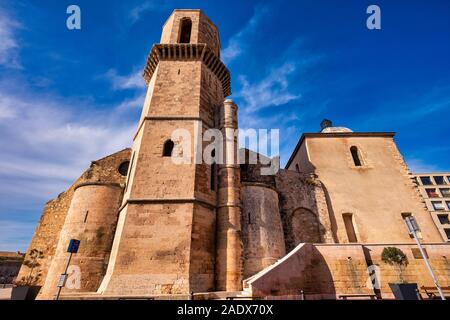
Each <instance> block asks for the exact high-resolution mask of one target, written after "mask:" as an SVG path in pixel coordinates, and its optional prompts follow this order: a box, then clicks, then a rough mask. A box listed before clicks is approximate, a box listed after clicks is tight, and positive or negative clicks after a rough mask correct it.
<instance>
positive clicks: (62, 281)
mask: <svg viewBox="0 0 450 320" xmlns="http://www.w3.org/2000/svg"><path fill="white" fill-rule="evenodd" d="M79 246H80V240H76V239H71V240H70V242H69V247H68V248H67V252H69V253H70V255H69V260H67V265H66V269H65V270H64V273H62V274H61V276H60V277H59V281H58V293H57V294H56V300H59V296H60V295H61V290H62V288H64V286H65V285H66V281H67V277H68V274H67V271H68V270H69V265H70V260H72V255H73V254H74V253H77V252H78V247H79Z"/></svg>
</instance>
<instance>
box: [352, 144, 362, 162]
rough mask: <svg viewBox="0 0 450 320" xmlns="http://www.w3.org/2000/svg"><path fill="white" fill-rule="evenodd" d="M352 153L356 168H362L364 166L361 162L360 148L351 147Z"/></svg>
mask: <svg viewBox="0 0 450 320" xmlns="http://www.w3.org/2000/svg"><path fill="white" fill-rule="evenodd" d="M350 152H351V153H352V157H353V162H354V164H355V166H356V167H361V166H362V162H361V157H360V155H359V150H358V147H355V146H353V147H351V148H350Z"/></svg>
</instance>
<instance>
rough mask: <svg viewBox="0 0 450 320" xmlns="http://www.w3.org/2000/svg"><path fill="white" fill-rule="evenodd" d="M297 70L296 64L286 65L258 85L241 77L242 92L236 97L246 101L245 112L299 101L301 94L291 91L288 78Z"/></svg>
mask: <svg viewBox="0 0 450 320" xmlns="http://www.w3.org/2000/svg"><path fill="white" fill-rule="evenodd" d="M296 68H297V67H296V65H295V64H294V63H285V64H283V65H281V66H279V67H277V68H275V69H273V70H272V71H271V72H270V73H269V75H268V76H266V77H265V78H263V79H262V80H260V81H259V82H256V83H250V82H249V81H248V80H247V77H245V76H240V77H239V81H240V83H241V90H240V91H239V92H238V93H237V94H236V96H237V97H239V98H242V99H243V100H244V102H245V105H244V112H252V113H254V112H257V111H259V110H261V109H264V108H267V107H271V106H280V105H284V104H286V103H289V102H291V101H293V100H297V99H299V98H300V97H301V95H300V94H298V93H292V92H291V91H290V90H289V81H288V77H289V76H290V75H292V74H293V73H294V72H295V71H296Z"/></svg>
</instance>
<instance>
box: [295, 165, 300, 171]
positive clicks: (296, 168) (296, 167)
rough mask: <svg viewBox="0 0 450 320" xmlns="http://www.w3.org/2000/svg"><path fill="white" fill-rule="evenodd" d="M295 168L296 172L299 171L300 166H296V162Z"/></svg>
mask: <svg viewBox="0 0 450 320" xmlns="http://www.w3.org/2000/svg"><path fill="white" fill-rule="evenodd" d="M295 170H297V172H300V167H299V166H298V164H296V165H295Z"/></svg>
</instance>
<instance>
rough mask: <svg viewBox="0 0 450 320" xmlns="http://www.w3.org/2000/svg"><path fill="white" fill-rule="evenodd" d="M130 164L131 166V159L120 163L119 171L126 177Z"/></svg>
mask: <svg viewBox="0 0 450 320" xmlns="http://www.w3.org/2000/svg"><path fill="white" fill-rule="evenodd" d="M129 166H130V161H125V162H122V163H121V164H120V166H119V169H118V171H119V173H120V174H121V175H122V176H124V177H126V176H127V174H128V167H129Z"/></svg>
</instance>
